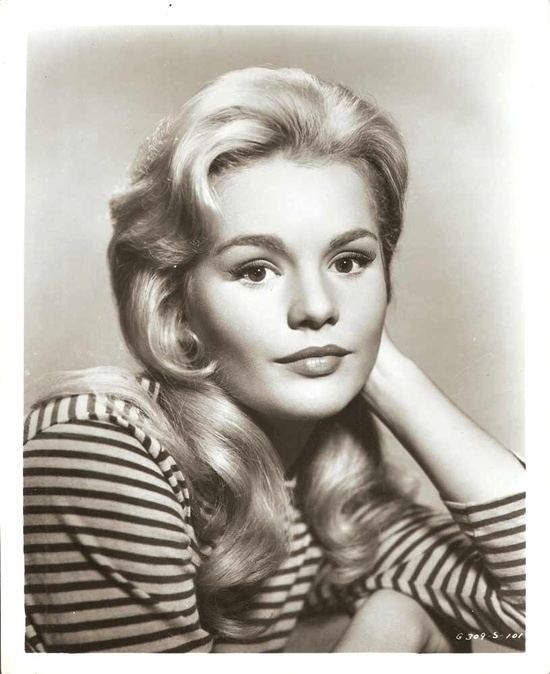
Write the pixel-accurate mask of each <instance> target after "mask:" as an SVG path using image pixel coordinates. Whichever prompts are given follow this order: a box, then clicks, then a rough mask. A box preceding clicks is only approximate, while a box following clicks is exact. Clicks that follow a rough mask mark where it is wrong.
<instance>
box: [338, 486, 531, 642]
mask: <svg viewBox="0 0 550 674" xmlns="http://www.w3.org/2000/svg"><path fill="white" fill-rule="evenodd" d="M447 507H448V508H449V511H450V513H451V515H452V518H450V517H449V516H448V515H447V514H445V513H436V512H434V511H431V510H429V509H427V508H420V507H415V508H414V509H413V510H411V512H409V513H408V514H405V515H404V516H403V517H402V518H401V519H400V520H399V521H398V522H396V523H394V525H392V526H391V527H390V528H389V529H388V530H387V531H386V532H385V533H384V535H383V536H382V538H381V542H380V548H379V553H378V557H377V560H376V563H375V565H374V567H373V569H371V571H370V572H369V574H368V575H367V576H365V577H363V578H361V579H359V580H358V581H356V582H355V583H353V584H352V585H351V586H350V587H347V588H345V595H346V597H347V600H348V601H354V600H358V599H359V598H361V597H364V596H365V594H368V593H369V592H372V591H375V590H378V589H382V588H387V589H394V590H397V591H400V592H402V593H404V594H407V595H410V596H412V597H413V598H414V599H416V600H417V601H419V602H420V603H422V604H424V605H425V606H427V607H428V608H429V609H432V610H433V611H434V612H435V613H436V614H439V615H441V616H443V617H445V618H447V619H450V620H451V621H452V622H454V623H455V624H456V626H457V629H456V634H455V637H456V635H457V634H458V633H459V632H460V631H462V632H464V631H467V632H472V633H474V634H481V633H484V634H485V638H486V639H490V640H491V641H492V642H494V643H500V644H502V645H505V646H508V647H510V648H515V649H518V650H522V649H523V648H524V639H523V633H524V611H525V603H524V593H525V541H524V533H525V524H524V516H525V495H524V494H516V495H512V496H509V497H506V498H502V499H498V500H494V501H491V502H487V503H479V504H459V503H447ZM340 592H341V591H340Z"/></svg>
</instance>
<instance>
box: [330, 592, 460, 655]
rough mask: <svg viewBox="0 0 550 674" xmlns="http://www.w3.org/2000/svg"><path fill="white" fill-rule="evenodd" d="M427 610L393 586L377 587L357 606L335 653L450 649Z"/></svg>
mask: <svg viewBox="0 0 550 674" xmlns="http://www.w3.org/2000/svg"><path fill="white" fill-rule="evenodd" d="M452 651H453V648H452V644H451V643H450V642H449V640H448V639H447V637H446V636H445V635H444V634H443V632H442V631H441V630H440V629H439V627H438V626H437V625H436V624H435V622H434V621H433V619H432V618H431V617H430V615H429V614H428V612H427V611H426V610H425V609H424V608H423V607H422V606H421V605H420V604H419V603H418V602H416V601H415V600H414V599H412V598H411V597H408V596H406V595H404V594H401V593H400V592H396V591H394V590H377V591H376V592H374V594H372V595H371V596H370V597H368V598H367V599H366V601H365V602H364V603H363V604H362V605H361V606H360V607H359V609H358V611H357V613H356V614H355V615H354V617H353V618H352V620H351V623H350V624H349V626H348V627H347V629H346V630H345V632H344V633H343V635H342V636H341V638H340V639H339V641H338V643H337V644H336V647H335V648H334V652H335V653H451V652H452Z"/></svg>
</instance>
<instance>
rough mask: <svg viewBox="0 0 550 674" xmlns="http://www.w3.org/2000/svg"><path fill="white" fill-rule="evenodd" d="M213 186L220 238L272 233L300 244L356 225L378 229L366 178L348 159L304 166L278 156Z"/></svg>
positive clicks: (258, 163)
mask: <svg viewBox="0 0 550 674" xmlns="http://www.w3.org/2000/svg"><path fill="white" fill-rule="evenodd" d="M214 188H215V190H216V193H217V195H218V199H219V204H220V210H221V216H222V218H221V221H220V222H219V223H218V227H217V228H216V230H217V231H216V235H217V236H216V238H217V241H218V242H223V240H225V239H228V238H231V237H234V236H239V235H244V234H251V235H254V234H271V235H276V236H279V237H281V238H283V239H284V240H287V241H292V240H296V241H298V242H301V243H302V244H304V243H314V242H315V241H320V242H321V241H323V240H325V239H331V238H333V237H334V236H337V235H338V234H340V233H341V232H342V231H343V230H349V229H353V228H358V227H366V228H368V229H370V230H371V231H373V232H374V233H376V231H377V228H376V225H375V223H374V219H373V215H372V209H371V203H370V197H369V191H368V186H367V183H366V179H365V178H364V176H362V175H361V174H360V173H359V172H358V171H357V170H356V169H354V168H353V167H351V166H349V165H347V164H343V163H329V164H323V165H305V164H303V163H302V164H301V163H298V162H296V161H293V160H290V159H286V158H284V157H280V156H277V157H272V158H269V159H265V160H261V161H257V162H254V163H253V164H251V165H249V166H247V167H245V168H241V169H236V170H235V171H232V172H229V173H226V174H224V175H223V176H222V177H220V178H219V179H218V180H216V181H215V182H214ZM304 240H305V241H304Z"/></svg>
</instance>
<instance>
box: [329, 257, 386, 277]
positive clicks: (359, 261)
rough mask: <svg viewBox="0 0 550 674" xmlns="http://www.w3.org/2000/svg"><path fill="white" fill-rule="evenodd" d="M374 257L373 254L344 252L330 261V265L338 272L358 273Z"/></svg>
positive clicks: (372, 260)
mask: <svg viewBox="0 0 550 674" xmlns="http://www.w3.org/2000/svg"><path fill="white" fill-rule="evenodd" d="M375 259H376V255H375V254H370V255H367V254H366V253H344V254H342V255H341V256H340V257H337V258H336V259H335V260H334V261H333V262H332V264H331V267H332V268H333V269H334V270H335V271H336V272H337V273H338V274H358V273H359V272H361V271H363V269H365V268H366V267H368V266H369V264H371V263H372V262H374V260H375Z"/></svg>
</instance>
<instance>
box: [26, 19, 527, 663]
mask: <svg viewBox="0 0 550 674" xmlns="http://www.w3.org/2000/svg"><path fill="white" fill-rule="evenodd" d="M516 58H517V44H516V40H515V37H514V34H513V33H512V32H510V31H507V30H506V29H504V28H503V29H498V28H466V27H465V28H451V27H447V28H445V27H441V28H428V27H426V28H417V27H398V26H394V27H391V26H389V27H369V26H216V25H212V26H168V25H167V26H143V25H142V26H93V27H92V26H86V27H85V26H81V27H70V28H69V27H65V28H62V27H58V28H53V27H50V28H47V29H42V30H37V31H34V32H32V33H30V35H29V38H28V42H27V70H26V78H27V79H26V108H27V113H26V176H25V177H26V186H25V190H26V192H25V298H24V299H25V373H24V375H25V376H24V378H25V414H26V421H25V428H24V434H25V444H24V455H23V456H24V469H23V470H24V485H23V489H24V511H23V516H24V522H23V524H24V558H25V559H24V565H25V617H26V626H25V630H24V632H25V633H24V634H23V630H21V632H22V633H21V642H22V643H23V640H24V643H25V651H26V652H29V653H66V654H77V653H97V652H101V653H194V652H205V653H343V652H346V653H461V654H464V656H466V655H468V654H469V655H471V656H473V655H475V654H476V653H481V652H484V653H486V652H490V653H501V654H505V653H517V652H522V651H524V650H525V622H524V620H525V557H526V556H525V542H524V533H525V525H524V517H525V462H524V455H525V454H524V409H523V395H524V364H523V362H524V360H523V359H524V342H523V329H524V306H523V294H522V292H523V290H522V282H521V276H522V270H521V254H520V253H521V250H520V249H521V246H520V240H519V238H520V223H518V221H517V218H516V217H515V208H514V190H515V184H514V180H515V170H516V166H515V165H514V159H515V155H514V146H513V142H512V136H513V127H514V120H513V119H512V117H511V114H510V109H511V100H512V95H513V92H512V87H511V82H512V78H513V70H514V67H515V63H516ZM465 663H466V661H465ZM181 666H182V667H185V661H182V665H181ZM466 666H468V665H467V664H466Z"/></svg>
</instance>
